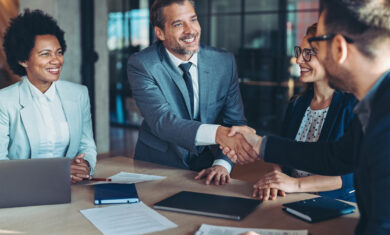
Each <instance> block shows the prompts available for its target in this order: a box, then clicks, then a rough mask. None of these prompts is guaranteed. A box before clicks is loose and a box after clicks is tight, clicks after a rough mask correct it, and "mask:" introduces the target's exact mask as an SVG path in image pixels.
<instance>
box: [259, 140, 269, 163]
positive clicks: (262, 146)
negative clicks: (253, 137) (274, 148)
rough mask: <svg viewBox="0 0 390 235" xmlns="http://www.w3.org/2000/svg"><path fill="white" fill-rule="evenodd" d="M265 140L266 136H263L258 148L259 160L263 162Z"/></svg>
mask: <svg viewBox="0 0 390 235" xmlns="http://www.w3.org/2000/svg"><path fill="white" fill-rule="evenodd" d="M267 140H268V136H263V140H262V141H261V146H260V159H263V160H264V155H265V147H266V145H267Z"/></svg>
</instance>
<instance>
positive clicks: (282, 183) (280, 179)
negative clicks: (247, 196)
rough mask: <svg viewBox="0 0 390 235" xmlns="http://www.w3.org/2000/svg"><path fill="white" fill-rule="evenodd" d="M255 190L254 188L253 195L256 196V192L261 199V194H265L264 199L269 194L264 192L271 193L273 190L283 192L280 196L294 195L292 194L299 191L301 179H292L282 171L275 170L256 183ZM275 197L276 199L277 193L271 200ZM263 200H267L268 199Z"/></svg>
mask: <svg viewBox="0 0 390 235" xmlns="http://www.w3.org/2000/svg"><path fill="white" fill-rule="evenodd" d="M253 188H254V191H253V195H255V191H256V192H257V195H258V196H259V198H260V196H261V195H260V194H261V193H263V197H265V196H267V193H266V192H264V190H268V191H269V190H272V189H274V190H275V189H276V190H279V191H282V193H280V192H279V194H281V195H284V192H287V193H292V192H298V191H299V179H298V178H294V177H290V176H288V175H286V174H284V173H282V172H280V171H277V170H274V171H272V172H270V173H267V174H266V175H264V177H263V178H262V179H260V180H259V181H257V182H256V184H254V185H253ZM271 194H272V192H271ZM274 197H275V192H274V195H273V196H272V197H271V199H272V198H274ZM275 198H276V197H275ZM263 199H264V200H267V199H266V198H263Z"/></svg>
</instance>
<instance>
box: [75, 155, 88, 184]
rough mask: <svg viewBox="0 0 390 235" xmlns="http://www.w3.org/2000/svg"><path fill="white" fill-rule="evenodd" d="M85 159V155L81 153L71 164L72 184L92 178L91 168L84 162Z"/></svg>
mask: <svg viewBox="0 0 390 235" xmlns="http://www.w3.org/2000/svg"><path fill="white" fill-rule="evenodd" d="M84 157H85V154H84V153H81V154H79V155H77V156H76V157H74V158H73V159H72V161H71V162H70V178H71V179H72V183H78V182H81V181H83V180H84V179H89V178H90V177H91V176H90V175H89V172H90V171H91V168H90V167H89V163H88V162H87V161H86V160H84Z"/></svg>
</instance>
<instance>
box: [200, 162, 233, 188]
mask: <svg viewBox="0 0 390 235" xmlns="http://www.w3.org/2000/svg"><path fill="white" fill-rule="evenodd" d="M204 177H206V180H205V183H206V184H210V183H211V182H212V181H214V184H215V185H224V184H225V183H227V184H230V175H229V172H228V171H227V170H226V168H225V167H223V166H219V165H215V166H212V167H210V168H207V169H203V170H201V171H200V172H199V173H198V174H197V175H196V176H195V179H196V180H199V179H202V178H204Z"/></svg>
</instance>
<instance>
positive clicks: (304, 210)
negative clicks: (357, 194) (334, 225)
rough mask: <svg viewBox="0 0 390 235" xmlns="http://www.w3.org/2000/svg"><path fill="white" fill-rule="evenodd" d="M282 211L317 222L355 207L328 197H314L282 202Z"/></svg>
mask: <svg viewBox="0 0 390 235" xmlns="http://www.w3.org/2000/svg"><path fill="white" fill-rule="evenodd" d="M283 206H285V208H283V210H284V211H286V212H288V213H290V214H292V215H294V216H296V217H298V218H300V219H303V220H305V221H308V222H312V223H314V222H319V221H323V220H327V219H331V218H335V217H339V216H342V215H346V214H350V213H353V212H354V211H355V209H356V208H355V207H354V206H352V205H350V204H347V203H344V202H342V201H339V200H336V199H333V198H329V197H316V198H312V199H307V200H303V201H298V202H292V203H287V204H283Z"/></svg>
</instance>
